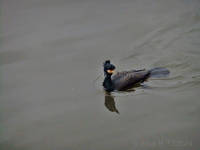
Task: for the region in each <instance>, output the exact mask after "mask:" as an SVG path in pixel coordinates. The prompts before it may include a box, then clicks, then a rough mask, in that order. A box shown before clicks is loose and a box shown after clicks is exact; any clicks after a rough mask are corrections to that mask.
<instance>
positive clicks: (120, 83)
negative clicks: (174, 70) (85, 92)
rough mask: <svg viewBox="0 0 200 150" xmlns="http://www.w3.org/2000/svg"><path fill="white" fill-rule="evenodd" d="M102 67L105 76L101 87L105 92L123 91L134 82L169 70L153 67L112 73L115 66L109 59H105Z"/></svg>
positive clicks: (166, 72) (163, 74)
mask: <svg viewBox="0 0 200 150" xmlns="http://www.w3.org/2000/svg"><path fill="white" fill-rule="evenodd" d="M103 67H104V76H105V78H104V81H103V87H104V89H105V90H106V91H107V92H112V91H124V90H127V89H130V88H132V87H133V86H134V85H136V84H140V83H142V82H144V81H145V80H147V79H148V78H149V77H152V76H153V77H160V76H166V75H168V74H169V70H168V69H166V68H154V69H150V70H146V69H141V70H130V71H123V72H118V73H116V74H115V75H113V73H114V70H115V66H114V65H113V64H111V63H110V60H106V61H105V62H104V63H103Z"/></svg>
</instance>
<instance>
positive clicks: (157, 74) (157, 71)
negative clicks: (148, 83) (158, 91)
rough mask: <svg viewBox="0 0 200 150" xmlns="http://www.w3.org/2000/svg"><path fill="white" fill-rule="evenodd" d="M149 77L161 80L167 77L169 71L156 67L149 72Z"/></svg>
mask: <svg viewBox="0 0 200 150" xmlns="http://www.w3.org/2000/svg"><path fill="white" fill-rule="evenodd" d="M149 72H150V77H153V78H161V77H166V76H168V75H169V73H170V71H169V70H168V69H167V68H162V67H157V68H153V69H150V70H149Z"/></svg>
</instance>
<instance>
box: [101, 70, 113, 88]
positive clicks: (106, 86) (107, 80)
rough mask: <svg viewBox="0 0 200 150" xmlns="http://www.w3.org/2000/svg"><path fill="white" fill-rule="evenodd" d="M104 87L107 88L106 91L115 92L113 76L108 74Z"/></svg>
mask: <svg viewBox="0 0 200 150" xmlns="http://www.w3.org/2000/svg"><path fill="white" fill-rule="evenodd" d="M103 86H104V88H105V90H106V91H108V92H111V91H113V90H114V85H113V82H112V79H111V75H109V74H106V77H105V79H104V81H103Z"/></svg>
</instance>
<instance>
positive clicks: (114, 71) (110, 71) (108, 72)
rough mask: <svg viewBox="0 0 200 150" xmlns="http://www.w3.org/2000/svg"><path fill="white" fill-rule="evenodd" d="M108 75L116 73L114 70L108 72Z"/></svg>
mask: <svg viewBox="0 0 200 150" xmlns="http://www.w3.org/2000/svg"><path fill="white" fill-rule="evenodd" d="M107 72H108V73H110V74H112V73H114V72H115V71H114V70H107Z"/></svg>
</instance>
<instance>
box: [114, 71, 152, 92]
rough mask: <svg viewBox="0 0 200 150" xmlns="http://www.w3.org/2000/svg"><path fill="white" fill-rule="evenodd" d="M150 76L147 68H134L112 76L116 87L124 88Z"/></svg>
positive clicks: (118, 88)
mask: <svg viewBox="0 0 200 150" xmlns="http://www.w3.org/2000/svg"><path fill="white" fill-rule="evenodd" d="M148 76H149V71H147V70H132V71H124V72H119V73H117V74H116V75H114V76H113V77H112V81H113V84H114V86H115V89H117V90H124V89H127V88H130V87H131V86H133V85H134V84H137V83H140V82H143V81H144V80H145V79H147V77H148Z"/></svg>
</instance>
